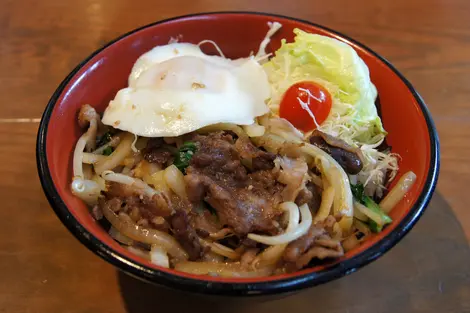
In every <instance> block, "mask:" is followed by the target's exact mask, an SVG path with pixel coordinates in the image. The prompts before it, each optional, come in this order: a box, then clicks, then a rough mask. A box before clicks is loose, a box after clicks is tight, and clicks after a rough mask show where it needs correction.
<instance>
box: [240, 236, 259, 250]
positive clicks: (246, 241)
mask: <svg viewBox="0 0 470 313" xmlns="http://www.w3.org/2000/svg"><path fill="white" fill-rule="evenodd" d="M241 244H242V245H244V246H245V247H247V248H256V247H257V246H258V243H257V242H256V241H254V240H252V239H250V238H245V239H243V240H242V241H241Z"/></svg>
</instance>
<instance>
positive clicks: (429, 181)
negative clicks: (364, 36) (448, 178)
mask: <svg viewBox="0 0 470 313" xmlns="http://www.w3.org/2000/svg"><path fill="white" fill-rule="evenodd" d="M233 14H239V15H260V16H266V17H275V18H282V19H288V20H292V21H296V22H300V23H304V24H307V25H310V26H314V27H317V28H320V29H323V30H326V31H328V32H330V33H331V34H333V35H337V36H339V37H341V38H342V39H345V40H347V41H349V42H350V43H352V44H354V45H356V46H357V47H359V48H361V49H363V50H365V51H367V52H368V53H370V54H372V55H373V56H375V57H376V58H378V59H379V60H381V61H382V62H383V63H384V64H385V65H387V66H388V67H389V68H390V69H391V70H392V71H393V72H394V73H395V75H397V76H398V77H399V78H400V79H401V80H402V81H403V83H404V84H405V85H406V86H407V87H408V89H409V91H410V92H411V94H412V95H413V96H414V98H415V99H416V101H417V103H418V104H419V106H420V109H421V111H422V113H423V115H424V118H425V120H426V124H427V128H428V132H429V138H430V148H431V151H430V152H431V153H430V167H429V171H428V175H427V177H426V181H425V186H424V190H423V192H422V193H421V195H420V196H419V198H418V199H417V202H416V203H415V205H414V206H413V207H412V208H411V209H410V212H409V213H408V214H407V215H406V216H405V217H404V218H403V220H402V221H401V222H400V223H399V224H398V225H397V227H396V228H395V229H394V230H393V231H392V232H391V233H390V234H389V235H388V236H386V237H384V238H382V239H381V240H380V241H378V242H377V243H376V244H374V245H373V246H372V247H370V248H369V249H367V250H365V251H363V252H361V253H360V254H358V255H356V256H354V257H352V258H350V259H348V260H345V261H343V262H341V263H339V264H336V265H334V266H331V267H328V268H327V269H325V270H322V271H320V272H314V273H308V274H303V275H299V276H295V277H292V278H285V279H279V280H273V281H267V282H254V283H245V282H240V283H237V282H214V281H207V280H203V279H200V280H199V279H192V278H187V277H182V276H178V275H173V274H169V273H166V272H162V271H159V270H156V269H153V268H151V267H148V266H145V265H142V264H139V263H137V262H135V261H133V260H132V259H129V258H128V257H126V256H124V255H121V254H120V253H118V252H116V251H114V250H113V249H111V248H110V247H108V246H107V245H105V244H103V243H102V242H101V241H99V240H98V239H97V238H96V237H94V236H93V235H92V234H91V233H90V232H88V231H87V230H86V229H85V228H84V227H83V226H82V225H80V224H79V223H78V221H77V220H76V219H75V217H74V216H73V215H72V214H71V213H70V212H69V210H68V208H67V206H66V205H65V203H64V202H63V201H62V199H61V198H60V196H59V194H58V192H57V190H56V189H55V187H54V182H53V181H52V177H51V174H50V171H49V168H48V161H47V155H46V138H47V129H48V125H49V121H50V118H51V115H52V111H53V109H54V106H55V104H56V102H57V100H58V98H59V97H60V95H61V94H62V92H63V90H64V89H65V86H66V85H67V84H68V82H69V81H70V80H71V79H72V77H73V76H74V75H75V74H76V73H77V72H78V71H79V70H80V69H81V68H82V67H83V66H84V65H85V64H86V63H87V62H88V61H89V60H90V59H91V58H93V57H94V56H95V55H96V54H98V53H99V52H101V51H102V50H104V49H105V48H107V47H108V46H110V45H112V44H114V43H115V42H117V41H119V40H121V39H122V38H124V37H127V36H129V35H131V34H133V33H135V32H138V31H140V30H142V29H145V28H148V27H152V26H155V25H159V24H162V23H167V22H170V21H174V20H179V19H184V18H191V17H199V16H206V15H233ZM36 161H37V167H38V174H39V178H40V181H41V185H42V188H43V189H44V192H45V194H46V196H47V199H48V201H49V203H50V205H51V206H52V208H53V209H54V211H55V213H56V214H57V216H58V217H59V219H60V220H61V221H62V223H63V224H64V225H65V226H66V227H67V228H68V230H69V231H70V232H71V233H72V234H73V235H74V236H75V237H76V238H77V239H78V240H79V241H80V242H81V243H82V244H84V245H85V246H86V247H88V249H90V250H91V251H93V252H94V253H95V254H97V255H98V256H100V257H101V258H103V259H104V260H106V261H107V262H109V263H111V264H113V265H114V266H116V267H117V268H118V269H120V270H122V271H124V272H126V273H127V274H129V275H131V276H134V277H136V278H138V279H142V280H144V281H147V282H151V283H156V284H160V285H165V286H167V287H171V288H175V289H179V290H184V291H190V292H195V293H204V294H213V295H225V296H253V295H268V294H278V293H285V292H292V291H297V290H301V289H304V288H308V287H312V286H316V285H320V284H323V283H326V282H328V281H331V280H334V279H337V278H340V277H342V276H345V275H348V274H351V273H353V272H355V271H356V270H358V269H360V268H362V267H363V266H365V265H367V264H369V263H370V262H372V261H374V260H376V259H377V258H378V257H380V256H382V255H383V254H384V253H385V252H387V251H388V250H390V249H391V248H392V247H393V246H395V244H397V243H398V242H399V241H400V240H401V239H402V238H403V236H405V235H406V234H407V233H408V232H409V231H410V230H411V228H412V227H413V226H414V225H415V223H416V222H417V221H418V219H419V218H420V217H421V215H422V213H423V212H424V210H425V208H426V206H427V205H428V203H429V201H430V199H431V197H432V194H433V192H434V190H435V188H436V184H437V179H438V176H439V166H440V151H439V138H438V135H437V130H436V127H435V125H434V122H433V120H432V118H431V115H430V113H429V110H428V108H427V106H426V104H425V103H424V101H423V99H422V98H421V96H420V95H419V94H418V92H417V91H416V90H415V89H414V88H413V86H412V85H411V84H410V82H409V81H408V80H407V79H405V77H404V76H403V75H402V74H401V73H400V72H399V71H398V70H397V69H396V68H395V67H393V66H392V65H391V64H390V62H388V61H387V60H386V59H385V58H383V57H381V56H380V55H378V54H377V53H375V52H374V51H372V50H371V49H369V48H368V47H366V46H365V45H363V44H361V43H359V42H357V41H356V40H354V39H352V38H349V37H348V36H345V35H343V34H341V33H339V32H337V31H334V30H332V29H329V28H327V27H324V26H321V25H318V24H315V23H312V22H310V21H306V20H302V19H298V18H292V17H288V16H284V15H278V14H271V13H261V12H250V11H218V12H204V13H197V14H188V15H182V16H177V17H173V18H169V19H164V20H161V21H157V22H154V23H151V24H148V25H145V26H142V27H139V28H136V29H134V30H132V31H130V32H128V33H126V34H124V35H122V36H119V37H117V38H116V39H114V40H112V41H111V42H109V43H108V44H106V45H104V46H103V47H102V48H100V49H98V50H96V51H95V52H94V53H93V54H91V55H90V56H89V57H87V58H86V59H85V60H83V61H82V62H81V63H80V64H79V65H78V66H77V67H76V68H75V69H74V70H73V71H72V72H71V73H70V74H69V75H68V76H67V77H66V78H65V79H64V80H63V81H62V83H61V84H60V85H59V87H58V88H57V90H56V91H55V92H54V94H53V95H52V97H51V99H50V100H49V102H48V104H47V106H46V109H45V111H44V114H43V116H42V119H41V123H40V125H39V130H38V135H37V144H36Z"/></svg>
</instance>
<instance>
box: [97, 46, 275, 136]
mask: <svg viewBox="0 0 470 313" xmlns="http://www.w3.org/2000/svg"><path fill="white" fill-rule="evenodd" d="M269 97H270V85H269V82H268V79H267V75H266V73H265V72H264V70H263V68H262V67H261V66H260V64H259V63H258V62H256V61H255V60H254V59H253V58H243V59H237V60H230V59H226V58H223V57H219V56H209V55H206V54H204V53H203V52H202V51H201V50H200V49H199V47H198V46H197V45H193V44H189V43H173V44H168V45H165V46H159V47H155V48H153V49H152V50H150V51H149V52H147V53H145V54H144V55H142V56H141V57H140V58H139V59H138V60H137V61H136V63H135V64H134V67H133V69H132V72H131V74H130V76H129V86H128V87H127V88H124V89H122V90H120V91H119V92H118V93H117V94H116V96H115V98H114V99H113V100H112V101H111V102H110V103H109V105H108V107H107V108H106V111H105V112H104V116H103V119H102V121H103V123H104V124H106V125H110V126H113V127H114V128H118V129H121V130H124V131H128V132H131V133H133V134H136V135H139V136H145V137H174V136H180V135H183V134H186V133H189V132H192V131H195V130H197V129H199V128H202V127H204V126H208V125H212V124H216V123H234V124H238V125H249V124H252V123H253V122H254V119H255V118H256V117H257V116H260V115H263V114H266V113H267V112H268V111H269V108H268V107H267V105H266V101H267V99H269Z"/></svg>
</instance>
